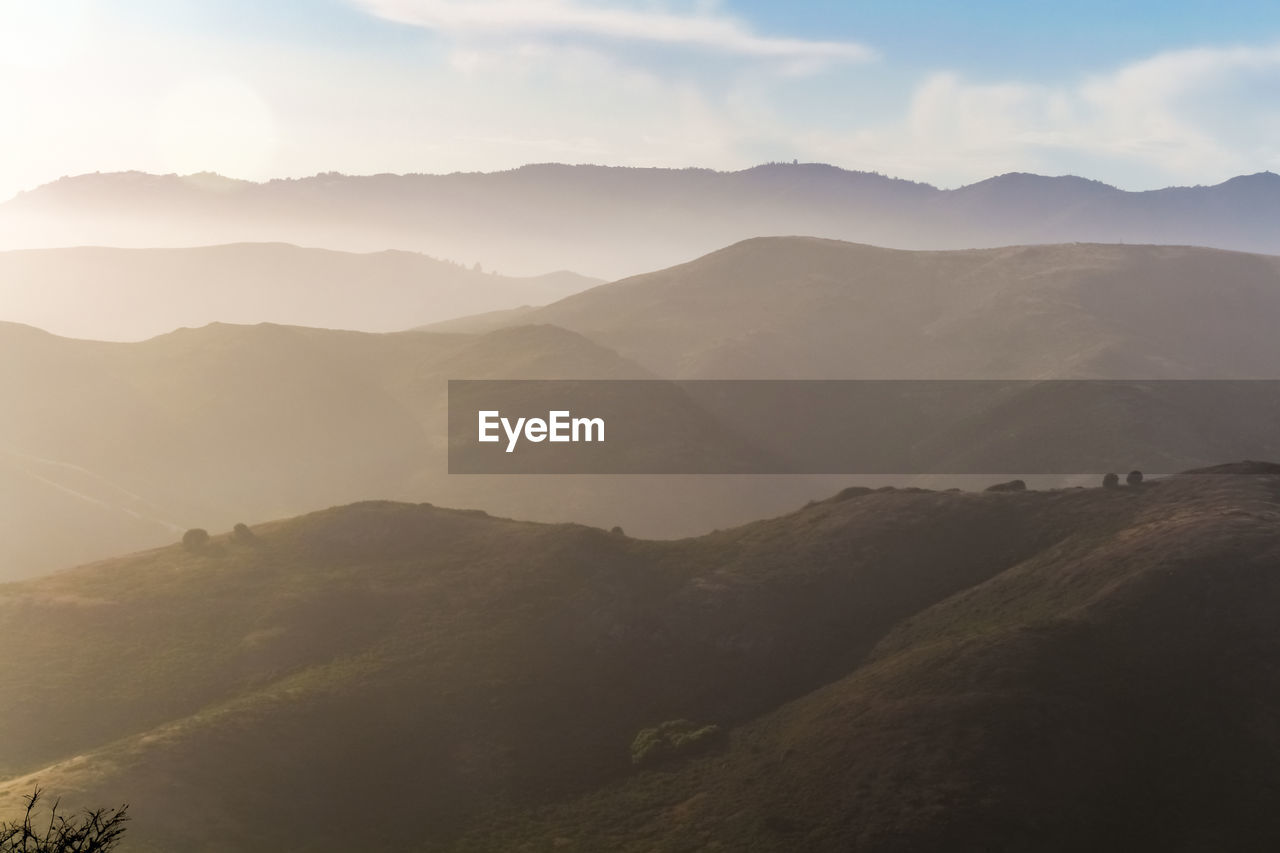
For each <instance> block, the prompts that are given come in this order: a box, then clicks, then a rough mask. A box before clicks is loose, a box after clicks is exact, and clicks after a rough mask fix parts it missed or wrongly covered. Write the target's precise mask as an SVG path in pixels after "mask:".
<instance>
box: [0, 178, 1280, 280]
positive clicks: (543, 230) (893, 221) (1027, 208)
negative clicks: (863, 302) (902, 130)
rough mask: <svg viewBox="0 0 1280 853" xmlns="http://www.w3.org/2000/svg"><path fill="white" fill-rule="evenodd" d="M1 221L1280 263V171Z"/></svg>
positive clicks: (487, 242)
mask: <svg viewBox="0 0 1280 853" xmlns="http://www.w3.org/2000/svg"><path fill="white" fill-rule="evenodd" d="M0 224H4V225H5V226H6V227H5V229H4V232H3V233H6V234H8V235H9V236H8V237H7V241H8V245H7V246H0V248H20V247H27V246H66V245H84V244H95V245H119V246H169V245H191V244H193V243H200V244H206V243H210V242H274V241H283V242H292V243H298V244H302V245H312V246H325V247H328V248H334V249H342V250H347V251H377V250H382V249H388V248H399V249H406V250H413V251H422V252H426V253H427V254H431V255H436V256H442V257H452V258H459V259H462V260H468V261H469V260H470V259H473V258H474V259H476V260H479V261H481V262H482V263H484V264H485V266H486V267H493V268H497V269H499V270H501V271H503V272H507V273H522V274H533V273H538V272H542V271H545V270H547V269H560V268H569V269H575V270H579V271H581V272H584V273H588V274H590V275H594V276H598V277H603V278H618V277H621V276H624V275H631V274H635V273H639V272H644V271H647V270H652V269H657V268H660V267H665V266H669V265H671V264H674V263H679V262H682V261H686V260H689V259H690V258H693V257H697V256H699V255H703V254H706V253H707V252H710V251H713V250H714V249H717V248H719V247H721V246H724V245H727V244H730V243H733V242H736V241H738V240H743V239H747V238H750V237H759V236H769V235H785V234H804V235H809V236H816V237H829V238H833V239H841V240H849V241H854V242H862V243H871V244H875V245H880V246H889V247H894V248H903V249H967V248H981V247H995V246H1008V245H1020V244H1033V243H1063V242H1073V241H1079V242H1124V243H1159V244H1177V245H1198V246H1211V247H1216V248H1224V249H1237V250H1241V251H1249V252H1262V253H1280V176H1277V175H1275V174H1273V173H1270V172H1261V173H1258V174H1254V175H1242V176H1239V177H1236V178H1232V179H1230V180H1228V181H1225V182H1223V183H1221V184H1217V185H1214V186H1195V187H1168V188H1164V189H1156V190H1147V191H1140V192H1131V191H1125V190H1120V189H1117V188H1115V187H1112V186H1109V185H1107V184H1103V183H1100V182H1098V181H1092V180H1088V179H1085V178H1079V177H1074V176H1062V177H1045V176H1040V175H1032V174H1026V173H1010V174H1005V175H1000V176H996V177H993V178H989V179H987V180H984V181H980V182H978V183H974V184H970V185H967V186H963V187H959V188H957V189H952V190H943V189H938V188H936V187H933V186H930V185H928V184H922V183H916V182H912V181H907V180H902V179H897V178H889V177H885V176H883V175H879V174H876V173H870V172H857V171H848V170H845V169H840V168H837V167H834V166H828V165H823V164H768V165H763V166H757V167H754V168H750V169H744V170H742V171H737V172H716V171H712V170H709V169H658V168H622V167H606V166H590V165H580V166H569V165H561V164H537V165H529V166H523V167H521V168H518V169H512V170H510V171H505V172H495V173H455V174H449V175H423V174H409V175H370V176H345V175H340V174H336V173H327V174H320V175H315V176H313V177H309V178H300V179H280V180H273V181H268V182H266V183H253V182H249V181H240V180H233V179H228V178H223V177H221V176H217V175H210V174H200V175H188V176H178V175H150V174H146V173H140V172H123V173H110V174H91V175H80V176H76V177H67V178H63V179H60V180H58V181H55V182H53V183H51V184H46V185H44V186H42V187H39V188H36V189H34V190H31V191H28V192H25V193H20V194H19V195H18V196H16V197H15V198H13V199H12V200H10V201H8V202H5V203H4V204H0ZM196 235H199V236H196Z"/></svg>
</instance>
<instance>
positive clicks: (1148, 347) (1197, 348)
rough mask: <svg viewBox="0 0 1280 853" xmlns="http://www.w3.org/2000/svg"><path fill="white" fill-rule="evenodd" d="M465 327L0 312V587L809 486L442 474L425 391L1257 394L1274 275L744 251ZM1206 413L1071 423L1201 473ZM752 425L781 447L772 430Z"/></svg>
mask: <svg viewBox="0 0 1280 853" xmlns="http://www.w3.org/2000/svg"><path fill="white" fill-rule="evenodd" d="M476 322H478V323H480V325H481V326H482V327H483V328H486V329H488V331H472V332H467V331H457V332H448V333H445V332H438V331H409V332H402V333H394V334H369V333H357V332H341V331H330V330H322V329H305V328H297V327H289V326H277V325H259V326H236V325H226V324H220V325H211V326H208V327H204V328H200V329H186V330H180V331H177V332H173V333H171V334H167V335H162V336H159V337H156V338H153V339H150V340H147V341H142V342H136V343H102V342H93V341H82V340H71V339H66V338H60V337H55V336H53V335H49V334H47V333H44V332H40V331H38V330H35V329H32V328H29V327H25V326H18V325H12V324H10V325H0V354H2V355H3V358H0V394H2V395H3V397H4V399H5V400H7V401H9V402H10V403H11V405H10V406H7V407H6V409H5V416H4V419H3V420H0V442H3V443H2V444H0V454H2V455H0V495H3V496H4V498H5V500H6V503H7V504H8V506H9V507H11V509H10V510H9V511H8V512H6V513H4V514H3V516H0V518H3V521H0V523H2V524H4V525H5V529H4V530H3V531H2V533H3V535H0V568H2V569H3V571H0V577H10V578H12V577H18V576H24V575H29V574H32V573H35V572H39V571H46V570H48V569H52V568H57V567H61V566H67V565H73V564H75V563H78V562H83V561H85V560H90V559H96V558H100V557H106V556H109V555H112V554H117V553H121V552H124V551H127V550H132V549H136V548H142V547H151V546H155V545H158V544H161V543H163V542H166V541H174V540H175V539H176V537H177V536H179V535H180V534H181V532H182V531H183V530H185V529H187V528H190V527H209V528H214V529H218V528H226V527H229V526H230V525H231V524H234V523H235V522H237V521H245V522H249V523H256V522H260V521H266V520H269V519H272V518H279V517H284V516H289V515H292V514H296V513H300V512H304V511H307V510H308V509H313V508H315V507H316V506H327V505H333V504H345V503H349V502H351V501H355V500H360V499H365V498H387V499H398V500H410V501H420V500H430V501H432V502H434V503H440V504H445V505H455V506H474V507H480V508H483V509H486V510H488V511H491V512H496V513H501V514H504V515H512V516H517V517H523V518H530V519H533V520H540V521H569V520H577V521H580V522H583V523H591V524H595V525H598V526H602V527H606V528H607V527H612V526H614V525H621V526H623V527H624V529H626V530H628V531H630V532H632V533H634V534H636V535H646V536H659V537H667V536H686V535H691V534H694V533H698V532H705V531H707V530H710V529H712V528H715V527H724V526H727V525H732V524H740V523H743V522H745V521H747V520H749V519H751V518H757V517H760V516H762V515H768V514H774V513H777V512H781V511H784V510H786V509H788V508H791V507H794V506H797V505H799V504H801V503H803V502H804V501H805V500H807V499H810V498H814V497H817V496H819V495H821V494H822V493H824V492H826V491H829V490H830V489H831V488H832V486H831V484H830V481H829V480H827V481H823V480H821V479H819V480H807V479H802V478H778V477H761V478H757V479H735V478H696V477H689V478H684V479H667V478H661V477H659V478H642V477H635V478H628V477H619V478H601V477H591V476H585V477H557V476H549V477H535V476H528V477H514V478H512V477H497V476H452V477H451V476H448V475H447V473H446V471H447V465H446V460H445V455H444V450H445V448H444V437H445V426H444V425H445V421H446V418H445V412H446V404H447V400H446V383H447V380H449V379H462V378H478V379H483V378H497V379H512V378H530V379H536V378H545V379H637V378H654V377H661V378H682V379H683V378H702V379H706V378H715V379H743V378H748V379H760V378H780V379H786V378H802V379H815V378H817V379H832V378H834V379H844V378H853V379H858V378H861V379H866V378H875V379H913V378H933V379H936V378H952V379H979V378H987V379H989V378H1017V379H1067V378H1083V379H1100V378H1102V379H1277V378H1280V377H1277V368H1276V365H1280V339H1277V337H1276V336H1275V335H1274V334H1272V331H1273V330H1274V329H1275V328H1276V327H1277V326H1280V260H1278V259H1276V258H1274V257H1270V256H1262V255H1249V254H1244V253H1237V252H1228V251H1222V250H1213V249H1202V248H1190V247H1151V246H1114V245H1092V244H1070V245H1063V246H1032V247H1018V248H1006V249H993V250H969V251H956V252H911V251H904V250H889V249H879V248H874V247H869V246H863V245H857V244H849V243H842V242H839V241H830V240H821V239H815V238H763V239H756V240H751V241H746V242H744V243H740V244H735V245H733V246H730V247H728V248H725V249H723V250H721V251H718V252H715V253H713V254H712V255H709V256H707V257H705V258H702V259H699V260H698V261H695V262H692V263H690V264H685V265H681V266H678V267H675V268H672V269H669V270H663V271H659V272H655V273H651V274H646V275H642V276H637V277H634V278H631V279H626V280H622V281H618V282H614V283H611V284H606V285H601V286H598V287H595V288H592V289H590V290H588V291H585V292H583V293H580V294H577V295H574V296H570V297H568V298H566V299H563V300H560V301H558V302H556V303H553V304H552V305H549V306H546V307H544V308H533V309H526V310H524V311H521V312H517V313H516V314H514V315H512V314H510V313H499V314H497V315H493V314H490V315H485V316H483V317H481V318H479V319H478V320H477V321H476ZM506 322H515V323H517V324H519V325H516V326H513V327H510V328H503V327H502V326H503V324H504V323H506ZM450 326H452V327H454V328H459V329H465V328H468V326H467V322H466V321H465V320H464V321H455V322H454V323H451V324H450ZM1050 402H1051V401H1046V400H1045V399H1044V398H1043V395H1036V394H1029V395H1024V396H1021V397H1019V398H1018V399H1017V400H1016V401H1012V402H1010V401H1002V402H1001V404H1000V405H999V406H992V407H991V408H990V409H987V410H984V411H983V412H979V413H973V414H972V415H971V416H966V417H965V418H964V419H963V420H962V421H961V422H958V423H957V424H956V429H957V430H958V433H957V434H962V435H964V436H968V437H969V439H971V440H970V441H969V443H968V445H967V450H966V452H969V453H971V454H975V455H976V456H975V458H985V457H983V455H982V454H984V453H985V454H988V455H990V454H991V453H992V452H994V451H993V450H992V448H991V447H989V446H988V445H989V438H990V436H991V435H993V434H994V432H995V431H996V428H997V427H999V426H1000V425H1002V424H1018V425H1019V428H1021V429H1023V430H1024V434H1025V435H1026V436H1029V438H1028V439H1027V440H1030V441H1034V440H1036V439H1035V437H1036V436H1044V435H1046V434H1053V435H1057V434H1058V433H1057V432H1054V430H1059V429H1068V430H1069V429H1072V428H1076V426H1075V425H1074V423H1073V421H1072V419H1070V418H1067V419H1064V418H1063V417H1062V409H1061V407H1060V406H1059V407H1057V408H1055V407H1054V406H1053V405H1049V403H1050ZM1263 403H1265V401H1261V400H1260V401H1259V405H1261V404H1263ZM1233 405H1234V404H1233ZM1263 408H1264V409H1265V406H1264V407H1263ZM1230 411H1239V412H1248V413H1250V415H1251V416H1250V417H1249V419H1248V420H1249V423H1248V424H1236V425H1235V426H1232V424H1231V422H1230V419H1227V421H1226V422H1225V423H1224V422H1223V419H1222V418H1219V419H1217V420H1214V419H1201V418H1196V417H1190V416H1188V414H1187V413H1186V412H1182V413H1181V414H1179V413H1178V411H1176V410H1171V409H1170V408H1168V407H1167V406H1164V405H1162V404H1161V401H1160V398H1159V396H1158V395H1156V396H1148V397H1144V398H1142V399H1138V400H1135V401H1133V402H1132V403H1125V404H1124V405H1123V406H1121V407H1119V408H1117V409H1115V410H1114V411H1110V412H1107V413H1104V414H1103V415H1095V420H1094V421H1093V423H1095V424H1096V423H1097V422H1098V418H1101V420H1102V422H1103V423H1106V422H1108V421H1107V418H1115V419H1124V420H1125V422H1127V423H1132V422H1136V423H1138V424H1139V425H1145V426H1146V427H1147V428H1149V429H1150V430H1152V431H1161V432H1163V433H1165V434H1168V433H1170V431H1175V432H1176V431H1179V430H1181V431H1184V432H1185V435H1184V436H1182V437H1179V438H1178V440H1177V443H1178V445H1179V446H1180V447H1183V448H1185V449H1187V452H1186V453H1182V454H1180V455H1177V456H1175V457H1173V463H1176V464H1177V465H1178V466H1179V467H1186V466H1188V465H1198V464H1209V463H1211V462H1213V461H1214V460H1215V459H1220V458H1224V454H1225V453H1228V452H1230V451H1231V448H1232V446H1233V445H1232V444H1231V442H1230V441H1229V440H1228V439H1230V438H1231V437H1232V436H1234V435H1235V433H1238V432H1240V430H1241V428H1242V426H1244V427H1250V428H1251V429H1253V431H1254V432H1257V431H1259V430H1261V431H1263V432H1265V431H1266V430H1268V429H1269V427H1268V426H1267V425H1268V424H1270V423H1271V422H1272V419H1273V416H1274V413H1270V414H1269V413H1268V412H1269V410H1263V411H1257V407H1256V406H1254V407H1252V408H1251V407H1250V406H1248V405H1246V406H1244V407H1242V408H1241V407H1233V408H1232V409H1231V410H1230ZM1253 414H1256V415H1257V417H1253V416H1252V415H1253ZM1117 422H1118V421H1117ZM1082 423H1087V421H1082ZM1046 429H1049V430H1050V432H1049V433H1046V432H1045V430H1046ZM1224 430H1226V432H1224ZM1246 431H1247V430H1246ZM776 433H777V435H776V436H775V438H777V439H778V440H779V441H783V442H784V443H785V442H786V441H790V440H791V436H792V432H791V431H789V430H788V429H787V428H786V424H785V423H783V424H781V425H780V426H779V428H778V429H777V430H776ZM779 437H781V438H779ZM1262 438H1264V439H1265V436H1262ZM754 439H755V440H757V441H759V442H767V441H768V440H769V435H757V436H755V437H754ZM1255 444H1256V442H1255ZM774 449H775V450H778V451H781V452H785V451H786V450H787V448H786V447H775V448H774ZM1116 456H1117V458H1116V459H1115V460H1114V462H1113V463H1111V464H1114V466H1115V467H1116V468H1122V469H1124V470H1127V469H1128V468H1129V467H1132V464H1133V461H1132V459H1131V458H1130V455H1129V454H1128V453H1127V452H1117V454H1116ZM1119 457H1123V458H1119ZM1225 458H1230V457H1225ZM1107 467H1111V465H1110V464H1108V466H1107ZM941 470H946V469H941ZM999 470H1005V469H999ZM1164 470H1176V468H1165V469H1164ZM898 482H901V481H898Z"/></svg>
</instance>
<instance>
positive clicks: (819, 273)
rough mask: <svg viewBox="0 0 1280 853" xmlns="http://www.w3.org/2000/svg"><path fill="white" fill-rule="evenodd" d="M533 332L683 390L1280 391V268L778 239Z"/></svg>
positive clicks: (1037, 250) (1065, 250) (563, 304)
mask: <svg viewBox="0 0 1280 853" xmlns="http://www.w3.org/2000/svg"><path fill="white" fill-rule="evenodd" d="M518 322H520V323H530V322H539V323H551V324H554V325H557V326H561V327H563V328H566V329H572V330H573V331H576V332H580V333H581V334H583V335H586V336H587V337H589V338H591V339H592V340H594V341H596V342H597V343H600V344H602V345H604V346H607V347H609V348H611V349H614V350H617V351H618V352H619V353H621V354H622V355H624V356H626V357H628V358H631V359H634V360H635V361H637V362H639V363H640V364H642V365H644V366H645V367H647V368H649V369H650V370H652V371H654V372H655V373H657V374H658V375H660V376H666V377H678V378H695V379H696V378H715V379H773V378H780V379H791V378H820V379H843V378H850V379H861V378H881V379H917V378H919V379H973V378H987V379H996V378H999V379H1042V378H1068V377H1070V378H1110V379H1127V378H1142V379H1147V378H1171V379H1199V378H1212V379H1222V378H1266V379H1274V378H1277V368H1276V365H1277V364H1280V340H1278V339H1277V337H1276V336H1275V335H1273V334H1271V332H1270V330H1271V329H1272V328H1273V327H1274V326H1275V325H1277V323H1280V259H1277V258H1275V257H1270V256H1262V255H1247V254H1240V253H1235V252H1223V251H1218V250H1212V249H1197V248H1191V247H1179V246H1119V245H1098V244H1070V245H1059V246H1020V247H1013V248H1004V249H984V250H974V251H953V252H907V251H897V250H892V249H881V248H876V247H874V246H865V245H858V244H853V243H841V242H837V241H834V240H818V239H814V238H807V237H779V238H767V239H757V240H748V241H746V242H743V243H738V244H736V245H733V246H730V247H728V248H726V249H723V250H721V251H719V252H715V253H713V254H710V255H707V256H706V257H703V258H699V259H698V260H696V261H692V262H690V263H687V264H683V265H680V266H676V267H672V268H670V269H666V270H660V271H658V272H654V273H649V274H646V275H640V276H635V277H633V278H629V279H626V280H623V281H618V282H613V283H611V284H607V285H602V286H600V287H596V288H592V289H591V290H588V291H586V292H584V293H581V294H577V295H575V296H570V297H568V298H566V299H563V300H561V301H560V302H558V303H555V304H553V305H549V306H547V307H545V308H542V309H539V310H537V311H534V312H531V313H529V314H525V315H521V316H520V318H519V321H518Z"/></svg>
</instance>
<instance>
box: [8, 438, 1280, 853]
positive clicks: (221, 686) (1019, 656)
mask: <svg viewBox="0 0 1280 853" xmlns="http://www.w3.org/2000/svg"><path fill="white" fill-rule="evenodd" d="M253 533H254V536H253V537H252V538H251V539H248V540H246V539H242V538H237V537H233V536H221V535H219V536H215V537H214V540H213V542H212V543H211V544H210V546H209V547H208V548H207V549H205V550H203V551H199V552H195V553H192V552H188V551H184V550H183V549H182V548H181V547H180V546H173V547H170V548H166V549H161V550H158V551H153V552H149V553H146V554H141V555H137V556H134V557H129V558H123V559H116V560H110V561H106V562H103V563H99V564H94V565H90V566H85V567H83V568H80V569H76V570H73V571H69V572H64V573H60V574H58V575H54V576H51V577H48V578H43V579H40V580H34V581H27V582H24V583H20V584H10V585H7V586H3V587H0V633H3V635H4V636H6V637H9V638H11V639H10V642H9V646H8V647H7V652H8V654H6V655H5V656H4V658H3V660H0V683H4V684H5V685H6V690H5V691H3V693H2V694H0V755H2V756H4V759H3V764H2V766H0V778H3V779H5V780H6V781H4V782H3V783H0V792H3V793H2V795H3V797H4V802H5V803H6V804H7V807H8V808H12V806H13V805H14V804H15V803H16V802H17V797H18V796H19V794H20V793H22V792H24V791H26V790H29V788H30V787H31V785H32V784H34V782H35V781H36V780H37V779H38V780H39V781H40V782H41V784H44V785H47V786H48V787H49V788H50V789H51V790H58V791H60V792H62V793H64V794H65V795H66V796H68V797H70V798H71V800H72V801H75V802H81V801H83V802H99V801H102V802H115V801H118V800H128V801H130V802H131V803H132V804H133V805H132V808H131V814H132V815H133V816H134V818H135V824H134V829H133V830H131V834H133V833H136V840H137V841H138V842H141V843H143V844H144V847H143V848H142V849H147V847H146V846H145V845H151V844H154V845H156V846H157V847H160V848H163V849H173V848H181V849H185V850H192V851H200V850H205V849H226V848H227V847H232V848H234V849H240V850H246V851H253V850H277V849H280V848H281V847H289V848H291V849H309V850H318V851H320V850H338V849H351V847H352V845H353V844H355V845H358V846H360V847H361V848H363V849H372V848H384V847H385V848H391V847H396V848H399V849H406V848H408V849H413V848H414V847H415V846H416V847H419V848H421V849H434V850H440V849H456V850H465V851H475V850H495V849H531V850H542V849H553V848H554V849H577V850H584V851H587V850H591V851H594V850H604V849H608V850H621V851H628V850H677V849H680V850H683V849H732V850H794V849H806V850H814V851H819V853H821V851H828V850H829V851H836V850H848V849H853V848H855V847H856V849H862V850H869V851H898V850H923V851H931V850H954V849H985V850H1014V849H1027V847H1028V846H1034V847H1035V848H1036V849H1050V850H1055V849H1062V850H1067V849H1079V848H1080V847H1081V846H1088V847H1089V848H1090V849H1103V850H1132V849H1135V848H1145V849H1157V848H1158V849H1164V850H1174V851H1179V850H1188V851H1189V850H1199V849H1205V848H1212V849H1263V848H1265V847H1268V846H1272V845H1274V844H1275V842H1276V841H1277V840H1278V839H1280V824H1278V823H1277V822H1276V816H1275V812H1274V810H1273V809H1272V808H1271V807H1270V803H1271V801H1272V800H1273V798H1274V796H1275V790H1276V788H1277V786H1278V785H1280V754H1278V753H1277V752H1276V751H1275V748H1274V747H1275V743H1276V742H1277V730H1276V724H1275V720H1274V714H1272V713H1271V711H1270V709H1272V708H1273V707H1275V704H1276V702H1277V701H1280V682H1278V681H1277V680H1276V679H1275V677H1274V671H1273V670H1274V667H1272V666H1271V664H1270V661H1272V660H1274V658H1275V654H1276V652H1277V651H1280V632H1278V630H1277V627H1276V622H1275V620H1274V618H1273V614H1274V612H1275V609H1276V607H1277V606H1280V585H1277V584H1276V578H1275V572H1274V567H1275V565H1276V564H1277V559H1278V558H1280V466H1274V465H1263V464H1257V463H1250V464H1242V465H1237V466H1233V467H1231V468H1225V469H1217V470H1210V471H1205V472H1197V473H1189V474H1184V475H1179V476H1176V477H1171V478H1168V479H1166V480H1162V481H1158V482H1152V483H1148V484H1144V485H1142V486H1139V487H1124V488H1119V489H1102V488H1089V489H1067V490H1059V491H1046V492H1035V491H1029V492H1004V493H998V492H988V493H964V492H930V491H923V490H918V489H908V490H892V489H890V490H880V491H872V490H870V489H864V488H856V487H855V488H850V489H847V490H845V491H843V492H841V493H840V494H838V495H835V496H834V497H832V498H830V499H828V500H825V501H821V502H817V503H815V504H812V505H810V506H808V507H806V508H804V509H801V510H799V511H796V512H794V513H792V514H789V515H786V516H783V517H779V518H775V519H771V520H767V521H760V522H756V523H753V524H750V525H747V526H745V527H740V528H735V529H731V530H726V531H722V532H718V533H714V534H711V535H707V536H704V537H700V538H696V539H688V540H680V541H673V542H648V541H642V540H636V539H632V538H629V537H627V536H624V535H621V534H619V533H612V534H611V533H606V532H604V531H602V530H596V529H592V528H587V527H582V526H578V525H539V524H531V523H527V522H517V521H510V520H505V519H499V518H493V517H490V516H486V515H485V514H483V513H475V512H460V511H456V510H446V509H440V508H436V507H432V506H429V505H408V504H396V503H388V502H372V503H361V504H356V505H352V506H347V507H342V508H335V509H331V510H326V511H323V512H319V513H313V514H311V515H308V516H303V517H300V518H296V519H292V520H288V521H281V522H277V523H272V524H268V525H261V526H258V527H256V528H255V529H254V531H253ZM675 719H688V720H691V721H694V722H695V723H697V724H700V725H716V726H719V727H720V730H721V731H722V732H723V733H724V735H723V740H721V741H719V742H713V743H712V744H711V746H710V750H711V751H710V752H709V753H704V754H701V755H697V754H691V755H690V756H688V757H687V758H680V757H677V758H674V759H672V760H670V761H669V762H667V763H665V764H657V765H654V766H652V767H639V768H637V767H635V766H633V764H632V762H631V758H630V754H631V753H630V747H631V744H632V739H633V738H634V737H635V735H636V733H637V732H638V731H639V730H641V729H642V728H645V727H649V726H655V725H657V724H658V723H661V722H663V721H666V720H675ZM408 810H411V811H412V812H413V814H414V815H415V819H414V820H413V821H411V822H408V823H406V822H405V821H404V820H403V819H402V818H403V815H404V814H405V813H406V811H408Z"/></svg>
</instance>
